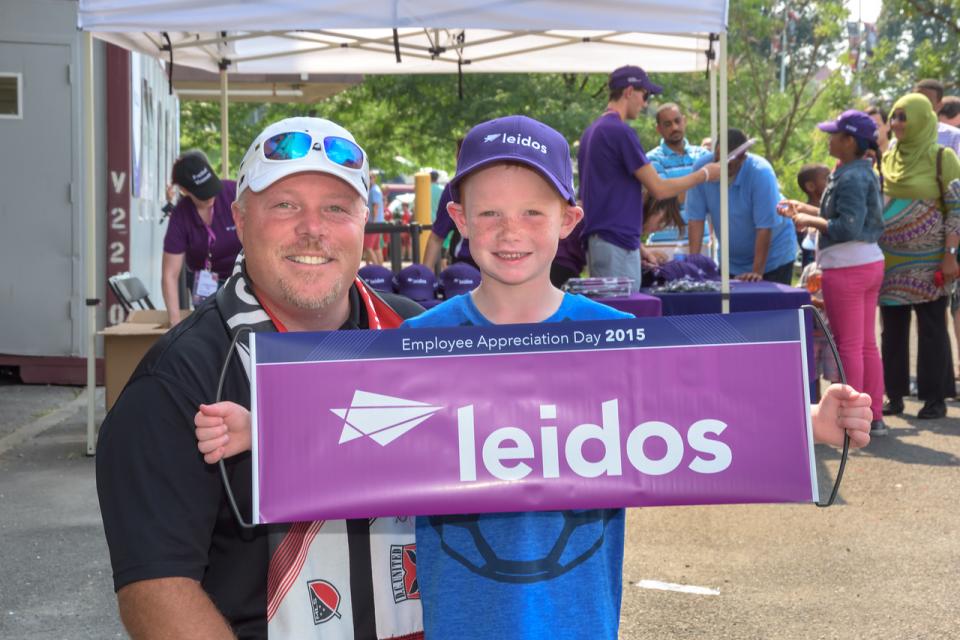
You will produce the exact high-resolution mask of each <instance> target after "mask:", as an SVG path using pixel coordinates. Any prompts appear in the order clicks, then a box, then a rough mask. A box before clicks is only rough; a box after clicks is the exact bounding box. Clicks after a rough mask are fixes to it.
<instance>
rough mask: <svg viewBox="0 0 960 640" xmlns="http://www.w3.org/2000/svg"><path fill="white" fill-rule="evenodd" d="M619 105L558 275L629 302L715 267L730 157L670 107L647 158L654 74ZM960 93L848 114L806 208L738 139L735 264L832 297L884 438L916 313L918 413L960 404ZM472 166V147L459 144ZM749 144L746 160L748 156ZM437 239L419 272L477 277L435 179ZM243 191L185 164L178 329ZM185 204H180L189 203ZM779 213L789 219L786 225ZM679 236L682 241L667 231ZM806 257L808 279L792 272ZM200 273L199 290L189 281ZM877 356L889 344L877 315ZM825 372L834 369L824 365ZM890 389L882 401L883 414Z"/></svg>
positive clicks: (372, 198) (598, 143) (171, 229)
mask: <svg viewBox="0 0 960 640" xmlns="http://www.w3.org/2000/svg"><path fill="white" fill-rule="evenodd" d="M607 85H608V95H607V105H606V108H605V110H603V111H602V113H600V115H599V116H598V117H597V118H596V119H595V120H594V121H593V122H592V123H591V124H590V125H589V126H588V127H587V128H586V130H585V131H584V132H583V134H582V136H581V137H580V140H579V144H578V148H577V157H576V163H577V167H578V171H579V189H578V202H579V203H580V204H581V205H582V207H583V209H584V212H585V215H584V217H583V220H582V221H580V222H579V223H578V224H577V225H576V226H575V228H574V229H573V231H572V232H571V233H570V234H569V235H568V236H567V237H565V238H563V239H561V241H560V244H559V247H558V251H557V255H556V258H555V259H554V262H553V265H552V267H551V281H552V282H553V284H554V285H556V286H562V285H564V283H566V282H567V281H568V280H569V279H570V278H575V277H578V276H580V275H582V274H584V273H588V274H589V275H591V276H595V277H620V278H628V279H629V280H630V282H631V283H632V287H631V290H632V291H637V290H638V289H639V288H640V287H641V286H643V285H644V284H649V283H650V274H651V273H653V272H655V271H657V270H658V269H660V268H662V267H663V266H664V265H665V264H666V263H667V262H669V261H670V260H671V259H677V258H680V259H683V258H684V256H685V255H697V254H701V253H703V254H708V255H710V256H713V257H716V256H717V249H716V247H715V242H714V241H713V239H712V238H711V236H712V235H713V234H714V233H715V230H717V229H719V225H720V185H719V182H718V179H719V172H720V165H719V164H718V161H719V149H713V147H714V144H713V141H712V140H711V139H709V138H707V139H704V140H703V141H702V143H701V144H700V145H697V144H691V143H690V141H689V140H688V139H687V118H686V115H685V114H684V109H683V107H682V106H681V105H679V104H676V103H674V102H665V103H663V104H661V105H660V106H659V107H658V108H657V109H656V111H655V112H654V114H653V117H654V119H655V123H654V124H655V126H656V131H657V133H658V134H659V135H660V141H659V143H658V144H657V145H656V146H655V147H653V148H652V149H651V150H650V151H649V152H648V151H646V150H645V149H644V147H643V144H642V143H641V141H640V138H639V136H638V135H637V132H636V130H635V129H634V128H633V127H632V126H631V125H630V122H631V121H633V120H635V119H637V118H638V117H640V116H641V115H642V114H643V113H645V111H646V110H647V106H648V102H649V101H650V100H651V98H652V97H653V96H656V95H659V94H661V93H662V87H660V86H659V85H657V84H655V83H653V82H652V81H651V80H650V78H649V77H648V75H647V74H646V72H645V71H644V70H643V69H641V68H640V67H636V66H624V67H620V68H618V69H616V70H614V71H613V72H612V73H611V74H610V76H609V78H608V83H607ZM958 125H960V97H958V96H946V95H944V87H943V84H942V83H940V82H939V81H936V80H931V79H926V80H921V81H919V82H917V83H916V85H915V86H914V87H913V88H912V91H911V92H910V93H909V94H907V95H904V96H902V97H900V98H899V99H898V100H896V102H895V103H894V105H893V107H892V108H891V109H888V108H885V107H884V106H882V105H878V104H874V105H870V106H868V107H866V108H865V109H864V110H863V111H856V110H850V111H846V112H844V113H843V114H841V115H840V117H839V118H838V119H837V120H835V121H831V122H828V123H822V124H821V125H820V129H821V130H823V131H825V132H827V133H829V135H830V145H829V153H830V155H831V156H832V157H833V165H832V168H831V166H828V165H827V164H823V163H817V162H811V163H808V164H806V165H804V166H803V168H802V169H801V170H800V171H799V173H798V175H797V185H798V187H799V188H800V190H801V191H802V192H803V193H804V200H803V201H802V202H801V201H798V200H788V199H786V198H785V197H784V196H783V195H782V192H781V188H780V181H779V178H778V176H777V175H776V173H775V171H774V168H773V167H772V165H771V164H770V163H769V162H768V161H767V160H766V159H764V158H763V157H762V155H760V154H756V153H752V152H751V151H750V150H749V149H750V146H751V144H752V142H753V141H752V140H751V139H750V138H749V136H748V132H745V131H743V130H741V129H737V128H731V129H729V130H728V132H727V142H728V149H729V150H730V151H731V152H733V155H732V156H731V158H730V161H729V165H728V170H729V172H728V175H729V194H728V195H729V233H730V243H729V256H728V259H729V268H730V275H731V277H733V278H735V279H737V280H741V281H748V282H751V281H753V282H755V281H761V280H765V281H769V282H776V283H780V284H784V285H791V284H793V283H794V282H795V280H797V277H798V275H800V272H802V274H803V275H802V282H803V284H804V285H805V286H807V287H808V289H810V291H811V293H813V294H814V297H815V299H817V298H819V297H821V296H822V302H820V304H822V306H823V307H824V309H825V311H826V315H827V317H828V318H829V322H830V327H831V329H832V332H833V334H834V335H835V337H836V340H837V343H838V347H839V351H840V356H841V362H842V364H843V369H844V371H845V373H846V376H847V380H848V381H850V382H851V383H852V384H853V385H854V386H856V387H857V388H860V389H864V390H866V391H868V392H869V393H870V394H871V396H872V397H873V399H874V407H873V414H874V424H873V426H874V432H875V433H877V434H882V433H884V432H885V425H884V424H883V421H882V416H883V415H888V416H889V415H899V414H900V413H902V412H903V410H904V404H903V398H904V397H906V396H908V395H910V394H911V383H910V367H909V362H910V352H909V336H910V325H911V319H912V317H913V316H914V315H916V318H917V323H918V326H917V335H918V339H919V342H918V353H917V370H916V393H917V395H918V396H919V398H920V399H921V400H923V402H924V404H923V408H922V409H921V410H920V412H919V417H920V418H939V417H942V416H943V415H945V413H946V405H945V399H946V398H951V397H954V396H955V395H956V384H955V382H954V369H953V361H952V351H951V346H950V336H949V333H948V332H949V321H948V312H947V309H949V316H950V317H952V318H953V325H954V332H955V334H956V337H957V340H958V342H960V296H958V295H956V294H955V293H954V289H955V285H954V281H955V280H956V279H957V277H958V271H960V269H958V267H957V257H956V253H957V245H958V244H960V161H958V160H957V157H958V154H960V128H958ZM457 149H458V154H459V151H460V142H458V147H457ZM734 150H738V151H734ZM430 178H431V182H430V211H431V230H430V232H429V233H428V234H427V241H426V243H425V246H424V252H423V256H422V260H421V261H422V262H423V264H425V265H427V266H428V268H429V269H430V271H432V272H433V273H437V274H439V273H440V272H441V271H442V270H443V269H444V268H446V267H447V266H449V265H450V264H455V263H464V264H466V265H470V266H472V267H476V264H475V263H474V261H473V258H472V256H471V254H470V247H469V240H467V239H466V238H464V237H462V236H461V235H460V233H459V230H458V228H457V226H456V225H455V223H454V221H453V219H452V218H451V216H450V214H449V212H448V207H449V205H450V203H451V201H452V198H451V193H450V188H449V185H448V186H447V187H443V186H442V185H441V184H440V180H439V178H440V173H439V172H438V171H435V170H434V171H432V172H431V176H430ZM379 180H380V174H379V172H378V171H376V170H373V171H371V177H370V185H369V190H368V200H369V209H370V214H369V219H368V222H375V223H382V222H392V223H394V224H397V225H401V226H402V227H405V226H406V225H409V224H411V222H413V213H412V204H413V194H412V193H409V194H406V193H405V194H401V195H400V196H398V197H396V198H395V199H393V200H392V201H391V202H385V198H384V194H383V192H382V190H381V187H380V186H379V185H378V184H377V183H378V181H379ZM235 191H236V185H235V183H233V182H232V181H229V180H222V181H221V180H220V179H219V178H218V177H217V175H216V174H215V173H214V171H213V169H212V168H211V167H210V165H209V163H208V162H207V160H206V158H205V157H204V156H203V155H202V154H201V153H199V152H187V153H185V154H183V155H182V156H181V157H180V158H178V160H177V162H176V164H175V165H174V167H173V171H172V184H171V186H170V187H169V189H168V201H169V202H168V205H167V207H165V208H164V211H165V212H166V213H167V214H169V216H170V222H169V225H168V228H167V233H166V237H165V240H164V254H163V266H162V289H163V298H164V302H165V303H166V308H167V309H168V310H169V311H168V314H169V320H170V324H171V325H173V324H176V323H177V322H179V321H180V319H181V311H180V309H181V308H186V307H188V306H189V304H187V301H186V300H182V299H181V298H182V292H183V291H186V292H190V297H191V300H192V301H193V302H194V303H199V302H200V301H201V300H202V299H203V298H204V297H206V296H208V295H210V294H211V292H214V291H216V289H217V288H218V286H219V285H220V284H222V283H223V282H224V281H225V280H226V279H227V278H228V277H229V275H230V273H231V271H232V269H233V266H234V263H235V261H236V257H237V253H238V252H239V250H240V243H239V240H238V238H237V233H236V227H235V225H234V224H233V221H232V219H231V214H230V203H231V202H232V201H233V199H234V194H235ZM178 194H179V196H180V198H179V201H178V202H176V205H175V206H174V201H175V196H176V195H178ZM778 214H779V215H778ZM664 229H669V230H670V232H669V234H668V235H663V234H662V232H663V230H664ZM651 236H653V237H654V238H657V237H664V238H666V239H668V240H669V241H671V242H672V244H670V243H668V244H667V246H673V247H682V248H683V255H679V256H678V254H677V251H678V250H675V251H674V252H673V254H671V253H670V252H669V251H665V250H660V249H657V248H656V245H651V244H648V243H647V242H645V241H646V240H647V239H649V238H650V237H651ZM391 241H393V242H398V243H399V244H400V245H401V246H400V256H401V259H402V260H404V261H411V260H412V259H413V258H414V256H415V255H416V254H415V253H414V251H413V247H412V243H411V238H410V234H409V233H399V234H389V233H387V234H385V233H379V232H378V233H368V234H366V235H365V238H364V245H363V261H364V262H365V263H366V264H368V265H380V264H382V263H384V262H385V261H386V259H387V256H388V255H389V253H388V249H389V245H390V243H391ZM798 262H799V267H800V270H799V271H798V270H797V269H795V267H796V266H797V263H798ZM181 272H184V273H185V274H186V284H185V286H184V284H183V283H182V282H181V280H180V274H181ZM878 308H879V310H880V312H879V313H880V318H881V325H882V333H881V348H880V349H879V350H878V349H877V345H876V340H875V333H876V330H875V323H876V316H877V309H878ZM821 367H822V365H821ZM884 394H885V395H886V397H887V401H886V403H884V404H883V405H882V407H881V405H880V402H881V398H883V396H884Z"/></svg>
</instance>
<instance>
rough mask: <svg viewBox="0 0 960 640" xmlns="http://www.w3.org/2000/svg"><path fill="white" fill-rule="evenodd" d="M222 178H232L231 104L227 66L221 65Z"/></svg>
mask: <svg viewBox="0 0 960 640" xmlns="http://www.w3.org/2000/svg"><path fill="white" fill-rule="evenodd" d="M220 177H221V178H223V179H224V180H227V179H229V177H230V102H229V100H228V97H227V66H226V64H223V63H221V64H220Z"/></svg>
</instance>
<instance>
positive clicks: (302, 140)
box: [261, 131, 363, 169]
mask: <svg viewBox="0 0 960 640" xmlns="http://www.w3.org/2000/svg"><path fill="white" fill-rule="evenodd" d="M261 149H262V151H263V157H264V159H266V160H272V161H274V162H284V161H287V160H300V159H301V158H305V157H307V154H309V153H310V151H311V150H312V151H323V153H324V155H325V156H326V157H327V160H329V161H330V162H332V163H334V164H338V165H340V166H341V167H346V168H347V169H362V168H363V149H361V148H360V147H358V146H357V145H356V143H354V142H352V141H351V140H347V139H346V138H341V137H338V136H324V137H323V138H322V139H320V140H317V141H315V140H314V139H313V136H311V135H310V134H309V133H306V132H304V131H290V132H288V133H278V134H277V135H275V136H271V137H269V138H267V139H266V140H264V141H263V145H262V147H261Z"/></svg>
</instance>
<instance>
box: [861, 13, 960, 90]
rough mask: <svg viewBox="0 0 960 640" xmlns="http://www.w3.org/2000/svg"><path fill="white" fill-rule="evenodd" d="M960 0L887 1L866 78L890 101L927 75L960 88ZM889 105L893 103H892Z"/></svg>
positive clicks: (873, 87) (949, 85)
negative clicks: (959, 70)
mask: <svg viewBox="0 0 960 640" xmlns="http://www.w3.org/2000/svg"><path fill="white" fill-rule="evenodd" d="M958 16H960V0H885V2H884V4H883V13H882V14H881V16H880V19H879V21H878V22H877V35H878V36H879V42H878V46H877V49H876V52H875V55H874V57H873V59H872V60H871V61H870V62H869V63H868V66H867V71H866V73H864V82H865V84H866V86H868V87H869V88H870V89H871V90H872V91H873V93H875V94H876V95H878V96H879V97H880V98H881V99H883V100H885V101H886V102H887V103H891V102H893V101H894V100H895V99H896V98H898V97H900V96H902V95H903V94H905V93H907V92H908V91H909V90H910V88H911V87H912V86H913V84H914V83H915V82H916V81H917V80H920V79H923V78H936V79H938V80H940V81H941V82H943V83H944V85H945V86H946V88H947V93H951V94H957V93H958V92H960V91H958V90H960V84H958V83H960V76H958V73H957V70H958V69H960V21H958ZM887 106H889V104H888V105H887Z"/></svg>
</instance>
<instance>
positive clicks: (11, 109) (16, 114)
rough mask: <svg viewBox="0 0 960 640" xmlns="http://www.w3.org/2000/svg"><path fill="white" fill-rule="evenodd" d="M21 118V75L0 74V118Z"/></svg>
mask: <svg viewBox="0 0 960 640" xmlns="http://www.w3.org/2000/svg"><path fill="white" fill-rule="evenodd" d="M22 117H23V75H21V74H19V73H0V118H22Z"/></svg>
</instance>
